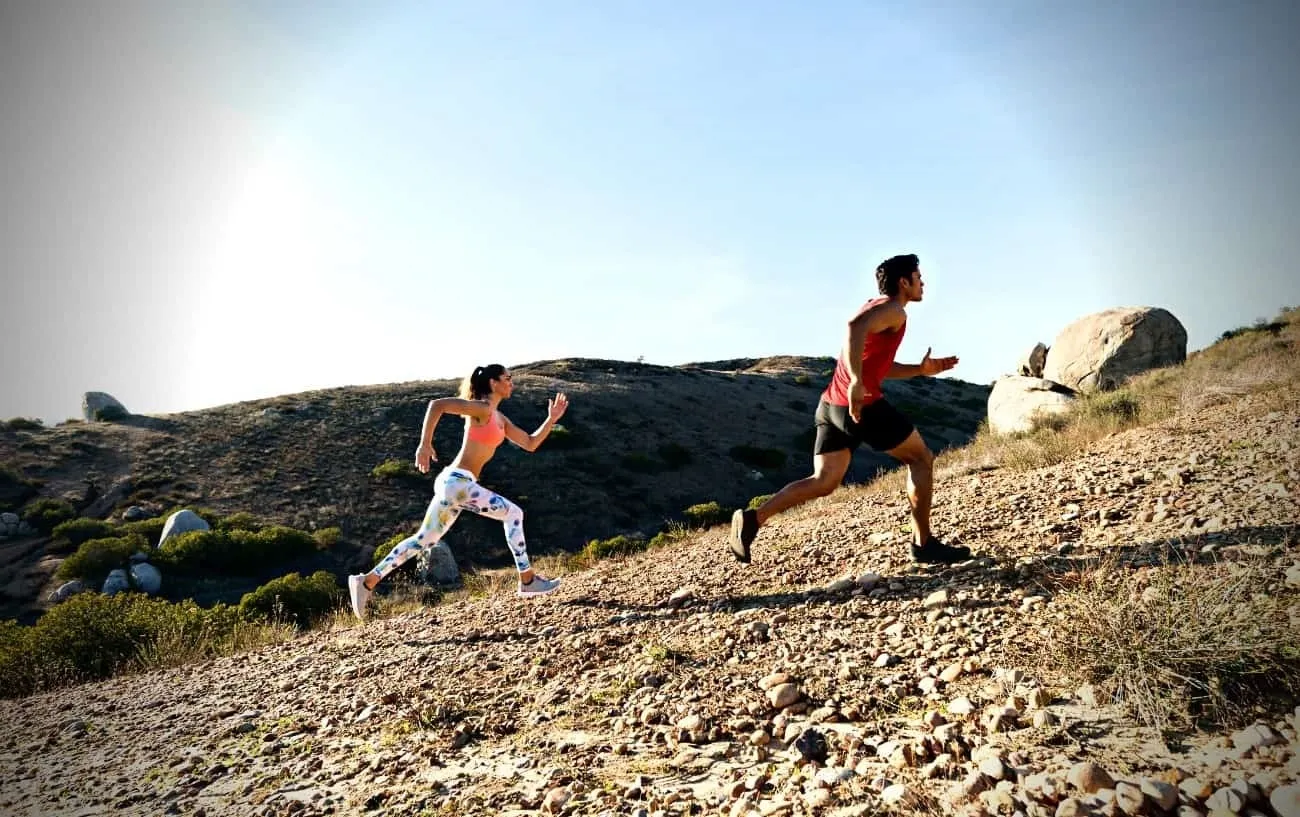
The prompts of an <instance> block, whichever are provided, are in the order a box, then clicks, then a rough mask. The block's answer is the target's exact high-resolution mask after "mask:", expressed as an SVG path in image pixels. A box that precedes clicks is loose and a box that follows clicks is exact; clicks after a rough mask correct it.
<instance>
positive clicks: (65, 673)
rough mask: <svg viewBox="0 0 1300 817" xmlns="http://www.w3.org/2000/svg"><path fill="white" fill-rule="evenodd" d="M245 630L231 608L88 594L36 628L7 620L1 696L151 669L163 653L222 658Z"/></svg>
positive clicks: (2, 632) (1, 644)
mask: <svg viewBox="0 0 1300 817" xmlns="http://www.w3.org/2000/svg"><path fill="white" fill-rule="evenodd" d="M238 626H239V617H238V613H237V611H236V610H235V609H234V608H231V607H228V606H226V605H223V604H218V605H216V606H215V607H213V608H211V609H207V610H205V609H203V608H201V607H199V606H198V605H197V604H195V603H194V602H193V601H188V600H187V601H184V602H180V603H178V604H171V603H168V602H166V601H163V600H161V599H152V598H149V597H148V596H144V595H142V594H140V593H119V594H117V595H115V596H105V595H103V594H101V593H82V594H79V595H76V596H73V597H72V598H70V599H68V600H67V601H65V602H63V603H61V604H59V605H57V606H56V607H53V608H51V609H50V610H49V611H48V612H47V613H45V615H43V616H41V618H40V619H39V620H38V621H37V622H36V625H35V626H32V627H23V626H20V625H18V624H16V623H15V622H12V621H0V697H15V696H19V695H26V694H30V693H32V692H37V691H40V690H43V689H49V688H53V687H58V686H66V685H68V684H73V683H78V682H82V681H91V680H96V679H100V678H106V677H108V676H110V675H113V674H114V673H116V672H119V671H121V670H124V669H129V668H131V667H137V666H142V665H145V664H147V662H148V659H147V658H146V656H147V655H149V654H150V653H155V654H156V652H157V650H158V649H165V650H169V651H173V652H174V651H176V650H182V649H183V650H186V651H188V652H190V653H192V654H194V655H196V656H204V655H215V654H219V653H220V652H222V651H223V650H226V649H228V646H229V645H228V644H227V643H226V642H227V640H228V637H229V636H230V634H231V633H232V632H233V631H234V630H235V628H236V627H238ZM160 642H163V643H165V646H160Z"/></svg>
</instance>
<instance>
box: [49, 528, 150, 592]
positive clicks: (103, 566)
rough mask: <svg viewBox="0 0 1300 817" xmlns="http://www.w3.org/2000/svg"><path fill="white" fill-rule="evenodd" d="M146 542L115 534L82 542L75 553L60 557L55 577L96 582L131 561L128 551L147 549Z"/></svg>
mask: <svg viewBox="0 0 1300 817" xmlns="http://www.w3.org/2000/svg"><path fill="white" fill-rule="evenodd" d="M148 548H149V545H148V543H147V542H145V541H144V539H143V538H141V537H139V536H114V537H109V538H105V539H91V540H90V541H87V542H82V543H81V546H80V547H78V548H77V552H76V553H74V554H72V555H71V556H69V557H68V558H66V559H64V560H63V563H62V564H60V565H59V569H58V570H57V571H56V572H55V574H54V575H55V577H56V578H59V579H63V580H64V581H68V580H71V579H81V580H82V581H84V582H86V583H88V584H91V585H99V584H102V583H103V582H104V579H106V578H107V577H108V574H109V573H110V572H111V571H113V570H115V569H117V568H119V567H127V566H128V565H129V564H130V560H131V554H133V553H136V552H138V551H141V550H148Z"/></svg>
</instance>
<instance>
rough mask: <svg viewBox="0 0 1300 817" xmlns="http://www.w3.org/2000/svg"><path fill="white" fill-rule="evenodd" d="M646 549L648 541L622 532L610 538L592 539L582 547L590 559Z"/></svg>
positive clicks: (586, 556) (584, 553)
mask: <svg viewBox="0 0 1300 817" xmlns="http://www.w3.org/2000/svg"><path fill="white" fill-rule="evenodd" d="M645 549H646V541H645V540H644V539H641V538H639V537H636V536H627V535H624V534H620V535H618V536H613V537H610V538H609V539H592V540H591V541H589V542H587V546H586V547H584V548H583V549H582V556H583V557H584V558H585V559H587V560H588V561H593V562H595V561H599V560H601V559H607V558H609V557H610V556H628V555H631V554H633V553H639V552H640V551H643V550H645Z"/></svg>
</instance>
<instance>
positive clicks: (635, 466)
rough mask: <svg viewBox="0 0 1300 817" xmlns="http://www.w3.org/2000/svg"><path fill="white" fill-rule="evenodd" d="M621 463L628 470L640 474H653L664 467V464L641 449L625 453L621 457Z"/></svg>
mask: <svg viewBox="0 0 1300 817" xmlns="http://www.w3.org/2000/svg"><path fill="white" fill-rule="evenodd" d="M619 464H620V465H622V466H623V467H624V468H626V469H627V470H629V471H635V472H637V473H638V474H653V473H656V472H658V471H660V470H662V469H663V466H662V465H660V464H659V463H658V462H655V460H654V459H652V458H651V457H649V456H647V455H646V454H643V453H641V452H640V451H633V452H632V453H630V454H624V455H623V456H622V457H621V458H619Z"/></svg>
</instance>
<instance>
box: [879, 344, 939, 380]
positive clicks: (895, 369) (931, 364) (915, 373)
mask: <svg viewBox="0 0 1300 817" xmlns="http://www.w3.org/2000/svg"><path fill="white" fill-rule="evenodd" d="M956 365H957V358H955V357H930V350H929V349H926V350H925V357H923V358H922V359H921V362H920V363H895V364H894V365H892V366H890V367H889V372H888V373H887V374H886V375H885V377H887V378H889V379H891V380H902V379H905V378H908V377H919V376H922V375H924V376H925V377H931V376H933V375H936V374H940V373H942V372H946V371H948V370H949V369H951V368H952V367H953V366H956Z"/></svg>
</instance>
